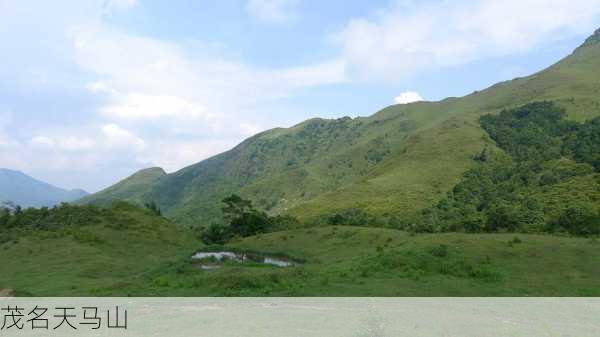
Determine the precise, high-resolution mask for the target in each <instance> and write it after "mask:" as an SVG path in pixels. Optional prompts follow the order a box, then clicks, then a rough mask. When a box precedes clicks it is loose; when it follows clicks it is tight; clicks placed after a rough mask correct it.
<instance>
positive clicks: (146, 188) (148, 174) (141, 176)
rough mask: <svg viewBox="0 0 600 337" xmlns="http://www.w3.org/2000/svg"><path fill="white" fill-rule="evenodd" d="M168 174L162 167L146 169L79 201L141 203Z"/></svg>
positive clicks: (106, 203)
mask: <svg viewBox="0 0 600 337" xmlns="http://www.w3.org/2000/svg"><path fill="white" fill-rule="evenodd" d="M166 175H167V173H166V172H165V171H164V170H163V169H161V168H160V167H153V168H148V169H144V170H141V171H138V172H136V173H135V174H133V175H132V176H130V177H128V178H127V179H124V180H122V181H120V182H119V183H117V184H115V185H113V186H110V187H108V188H106V189H104V190H102V191H100V192H98V193H96V194H93V195H89V196H86V197H83V198H82V199H81V200H79V201H78V202H79V203H94V204H103V205H108V204H110V203H112V201H114V200H122V201H129V202H133V203H139V202H140V201H141V200H144V195H146V194H147V193H149V192H150V190H151V189H152V187H153V186H154V185H155V184H156V183H157V182H158V181H159V180H160V179H161V178H163V177H164V176H166Z"/></svg>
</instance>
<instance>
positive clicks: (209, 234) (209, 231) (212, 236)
mask: <svg viewBox="0 0 600 337" xmlns="http://www.w3.org/2000/svg"><path fill="white" fill-rule="evenodd" d="M231 236H232V233H231V230H230V228H229V226H224V225H220V224H212V225H210V226H208V228H206V229H204V230H203V231H202V232H201V233H200V240H202V242H204V243H205V244H207V245H222V244H225V243H227V241H229V240H230V239H231Z"/></svg>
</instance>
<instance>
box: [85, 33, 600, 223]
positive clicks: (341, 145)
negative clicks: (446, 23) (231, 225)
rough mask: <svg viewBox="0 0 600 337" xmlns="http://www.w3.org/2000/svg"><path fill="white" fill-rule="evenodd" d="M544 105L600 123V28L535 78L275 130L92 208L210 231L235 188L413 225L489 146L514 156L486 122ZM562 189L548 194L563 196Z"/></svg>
mask: <svg viewBox="0 0 600 337" xmlns="http://www.w3.org/2000/svg"><path fill="white" fill-rule="evenodd" d="M448 83H451V80H450V81H449V82H448ZM535 101H551V102H553V103H554V104H556V105H557V106H559V107H560V108H562V109H564V110H565V112H566V116H567V118H568V119H569V120H573V121H577V122H583V121H586V120H590V119H591V118H594V117H597V116H600V30H598V31H596V32H595V33H594V34H593V35H592V36H590V37H589V38H588V39H587V40H586V41H585V43H583V44H582V45H581V46H580V47H579V48H577V49H576V50H575V51H574V52H573V53H572V54H571V55H569V56H568V57H566V58H565V59H563V60H561V61H560V62H558V63H556V64H554V65H553V66H551V67H549V68H547V69H545V70H543V71H540V72H538V73H536V74H533V75H531V76H528V77H522V78H516V79H513V80H511V81H506V82H502V83H498V84H496V85H493V86H491V87H490V88H487V89H485V90H482V91H476V92H474V93H472V94H470V95H467V96H465V97H461V98H454V97H452V98H447V99H444V100H442V101H439V102H418V103H412V104H404V105H393V106H390V107H387V108H385V109H383V110H381V111H379V112H377V113H376V114H374V115H372V116H370V117H364V118H362V117H361V118H354V119H352V118H349V117H345V118H340V119H334V120H327V119H320V118H315V119H311V120H308V121H305V122H303V123H300V124H298V125H296V126H294V127H291V128H287V129H283V128H277V129H273V130H269V131H265V132H263V133H260V134H258V135H255V136H253V137H251V138H249V139H247V140H245V141H244V142H242V143H241V144H239V145H238V146H236V147H235V148H233V149H232V150H230V151H227V152H224V153H222V154H219V155H216V156H214V157H212V158H209V159H206V160H204V161H201V162H199V163H197V164H194V165H191V166H189V167H186V168H184V169H182V170H180V171H178V172H174V173H171V174H165V173H164V171H163V170H161V169H150V170H145V171H142V172H139V173H136V174H135V175H133V176H131V177H129V178H127V179H126V180H125V181H123V182H120V183H119V184H117V185H115V186H112V187H110V188H108V189H106V190H104V191H101V192H99V193H96V194H94V195H91V196H88V197H85V198H84V199H83V200H82V202H84V203H92V204H110V203H111V202H112V201H113V200H117V199H122V200H128V201H133V202H136V203H144V202H148V201H154V202H156V203H158V204H159V206H160V207H161V209H162V211H163V214H165V215H166V216H167V217H170V218H173V219H175V220H177V221H179V222H181V223H184V224H189V225H201V226H202V225H207V224H209V223H210V222H211V221H213V219H216V218H218V217H220V216H221V212H220V206H221V205H220V200H221V199H222V198H223V197H225V196H226V195H228V194H231V193H237V194H239V195H241V196H242V197H244V198H247V199H251V200H252V201H253V202H254V203H255V204H256V205H257V206H258V207H260V208H263V209H266V210H267V211H268V212H270V213H271V214H291V215H294V216H296V217H298V218H300V219H311V218H315V217H318V216H321V215H323V214H331V213H332V212H340V211H345V210H351V209H360V210H362V211H364V212H367V213H369V214H373V215H377V216H390V215H393V216H399V217H405V218H410V217H411V216H415V215H416V214H420V213H421V211H422V210H424V209H426V208H428V207H431V206H433V205H435V204H437V203H438V202H439V201H440V200H441V199H442V198H444V197H445V196H446V195H447V193H448V192H449V191H452V189H453V188H454V187H455V186H456V185H457V184H458V183H459V182H460V180H461V178H462V176H463V174H464V173H465V172H467V171H468V170H470V169H472V168H474V167H475V166H476V165H477V162H476V161H475V160H474V159H473V158H474V157H475V156H476V155H477V154H479V153H481V152H482V150H483V149H488V150H490V151H496V152H502V151H503V150H502V149H501V148H499V147H498V146H497V144H496V143H495V142H494V140H492V139H491V138H490V136H489V135H488V134H487V133H486V131H485V130H484V129H483V128H482V127H481V125H480V123H479V119H480V117H481V116H483V115H487V114H497V113H498V112H500V111H502V110H504V109H511V108H515V107H518V106H521V105H524V104H527V103H531V102H535ZM596 176H597V175H595V174H590V177H588V178H589V179H588V178H586V179H587V180H586V181H591V182H592V183H591V184H592V185H595V186H589V184H588V183H586V184H584V185H585V186H575V185H574V184H575V183H574V182H566V183H565V184H567V185H568V186H567V187H569V191H572V193H570V194H569V195H571V196H572V197H573V198H575V199H576V198H583V197H581V196H580V195H579V194H577V193H576V191H578V190H579V189H580V188H579V187H582V188H583V187H585V188H586V189H594V188H598V184H599V183H598V179H596V178H594V177H596ZM563 187H564V186H563ZM556 188H558V187H556ZM556 188H555V186H551V187H547V188H546V189H545V190H543V191H540V192H539V193H540V195H541V194H544V195H550V194H553V193H554V194H556V195H563V194H562V193H563V192H560V191H559V190H556ZM598 190H600V188H599V189H598ZM559 192H560V193H559ZM594 193H597V192H594ZM595 195H596V194H594V196H595ZM586 198H587V197H586Z"/></svg>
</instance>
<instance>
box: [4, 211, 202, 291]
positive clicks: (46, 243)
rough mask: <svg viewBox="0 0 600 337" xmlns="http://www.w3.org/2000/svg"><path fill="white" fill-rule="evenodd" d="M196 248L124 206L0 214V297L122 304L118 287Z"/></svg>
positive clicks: (179, 232)
mask: <svg viewBox="0 0 600 337" xmlns="http://www.w3.org/2000/svg"><path fill="white" fill-rule="evenodd" d="M198 245H199V243H198V242H197V240H196V239H195V237H194V235H193V233H191V232H190V231H189V230H187V229H185V228H184V227H182V226H179V225H177V224H174V223H172V222H171V221H169V220H167V219H165V218H162V217H159V216H156V215H155V214H154V213H152V212H151V211H149V210H146V209H142V208H138V207H135V206H133V205H130V204H126V203H115V204H114V205H112V206H110V207H107V208H99V207H95V206H71V205H68V204H63V205H61V206H58V207H55V208H52V209H26V210H23V211H20V212H18V213H15V212H13V214H12V215H9V216H7V214H6V213H4V212H3V211H2V210H0V254H1V255H2V272H0V291H1V290H2V289H13V290H14V291H15V292H16V295H17V296H30V295H33V296H60V295H62V296H78V295H79V296H83V295H85V296H93V295H101V294H107V293H109V294H120V295H123V296H126V295H127V293H126V292H124V291H123V290H122V289H123V288H124V287H126V286H128V285H130V284H136V283H137V282H140V280H143V282H145V280H146V278H145V277H146V275H147V274H148V273H149V272H150V271H153V270H154V269H156V268H167V266H168V265H169V264H172V263H175V262H178V261H181V260H183V259H187V258H188V257H189V255H190V254H191V253H192V252H193V251H194V249H195V248H196V247H197V246H198ZM147 294H148V293H147Z"/></svg>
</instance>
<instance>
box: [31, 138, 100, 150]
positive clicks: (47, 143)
mask: <svg viewBox="0 0 600 337" xmlns="http://www.w3.org/2000/svg"><path fill="white" fill-rule="evenodd" d="M29 144H30V145H31V147H33V148H35V149H40V150H63V151H88V150H92V149H94V148H95V147H96V141H94V140H93V139H91V138H88V137H73V136H66V137H65V136H60V137H48V136H35V137H33V138H31V140H30V142H29Z"/></svg>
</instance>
